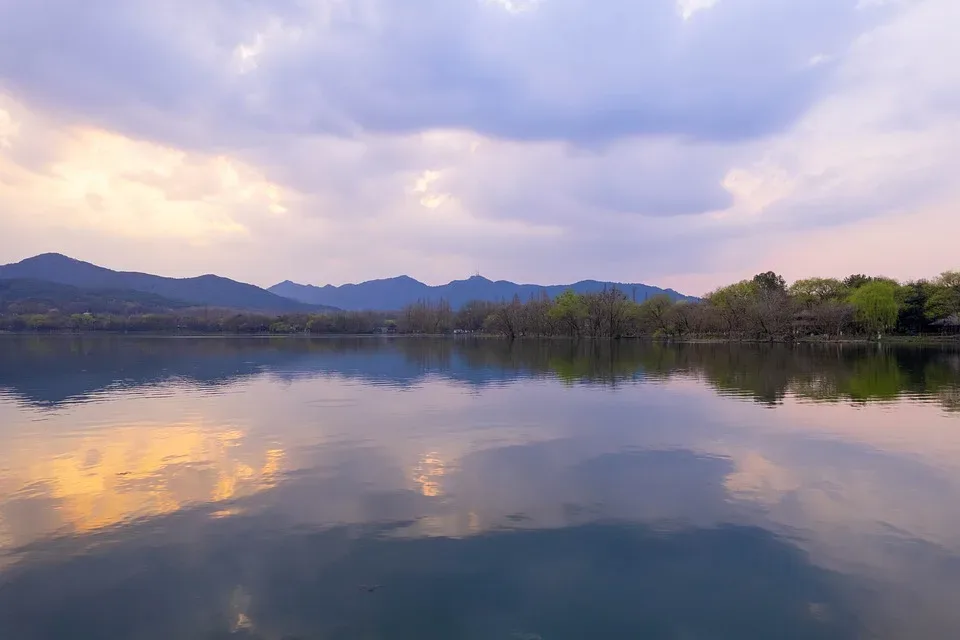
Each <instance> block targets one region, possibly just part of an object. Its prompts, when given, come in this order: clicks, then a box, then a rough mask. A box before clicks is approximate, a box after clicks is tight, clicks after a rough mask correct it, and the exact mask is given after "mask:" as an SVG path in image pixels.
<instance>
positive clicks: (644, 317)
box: [639, 293, 673, 334]
mask: <svg viewBox="0 0 960 640" xmlns="http://www.w3.org/2000/svg"><path fill="white" fill-rule="evenodd" d="M672 307H673V300H672V299H671V298H670V296H668V295H667V294H665V293H664V294H660V295H656V296H653V297H652V298H650V299H648V300H646V301H645V302H644V303H643V304H641V305H640V308H639V313H640V319H641V322H642V323H643V325H644V326H646V327H649V328H650V329H651V330H652V331H651V333H657V332H660V333H664V334H668V333H671V331H670V324H669V318H670V315H671V314H670V310H671V308H672Z"/></svg>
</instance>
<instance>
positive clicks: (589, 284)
mask: <svg viewBox="0 0 960 640" xmlns="http://www.w3.org/2000/svg"><path fill="white" fill-rule="evenodd" d="M613 286H616V287H617V288H618V289H620V290H621V291H623V292H624V293H626V294H627V296H630V297H634V296H635V298H636V300H637V301H642V300H645V299H646V298H648V297H652V296H655V295H659V294H667V295H668V296H670V297H671V298H672V299H674V300H686V299H692V298H689V297H688V296H684V295H682V294H679V293H677V292H676V291H674V290H672V289H660V288H658V287H653V286H650V285H646V284H623V283H614V282H598V281H596V280H582V281H580V282H575V283H573V284H566V285H546V286H544V285H538V284H516V283H513V282H508V281H506V280H499V281H496V282H494V281H492V280H488V279H487V278H483V277H481V276H473V277H471V278H468V279H466V280H454V281H453V282H450V283H448V284H445V285H439V286H429V285H426V284H424V283H422V282H419V281H418V280H414V279H413V278H410V277H409V276H400V277H397V278H389V279H386V280H371V281H368V282H363V283H360V284H345V285H342V286H339V287H335V286H332V285H327V286H324V287H316V286H313V285H302V284H297V283H295V282H290V281H289V280H287V281H285V282H281V283H280V284H277V285H274V286H272V287H270V288H269V289H268V290H269V291H272V292H273V293H275V294H277V295H280V296H284V297H287V298H292V299H294V300H299V301H300V302H304V303H307V304H323V305H332V306H335V307H339V308H341V309H349V310H365V309H400V308H402V307H404V306H406V305H408V304H411V303H414V302H416V301H417V300H429V301H434V302H435V301H438V300H440V298H443V299H444V300H446V301H447V302H449V303H450V305H451V306H452V307H453V308H455V309H456V308H459V307H461V306H462V305H464V304H465V303H467V302H469V301H471V300H487V301H491V302H496V301H500V300H511V299H513V297H514V296H515V295H517V296H520V299H521V300H526V299H528V298H529V297H530V296H531V295H534V296H536V295H540V293H541V292H546V293H547V295H549V296H550V297H551V298H553V297H556V296H558V295H559V294H561V293H563V292H564V291H566V290H567V289H573V290H574V291H576V292H577V293H591V292H596V291H602V290H603V289H604V287H613Z"/></svg>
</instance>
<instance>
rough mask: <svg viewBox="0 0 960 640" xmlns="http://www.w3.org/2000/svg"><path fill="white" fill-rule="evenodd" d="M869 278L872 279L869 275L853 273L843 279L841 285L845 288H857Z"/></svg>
mask: <svg viewBox="0 0 960 640" xmlns="http://www.w3.org/2000/svg"><path fill="white" fill-rule="evenodd" d="M871 280H873V278H871V277H870V276H865V275H863V274H862V273H855V274H853V275H851V276H847V277H846V278H844V279H843V286H845V287H846V288H847V289H859V288H860V287H862V286H863V285H865V284H867V283H868V282H870V281H871Z"/></svg>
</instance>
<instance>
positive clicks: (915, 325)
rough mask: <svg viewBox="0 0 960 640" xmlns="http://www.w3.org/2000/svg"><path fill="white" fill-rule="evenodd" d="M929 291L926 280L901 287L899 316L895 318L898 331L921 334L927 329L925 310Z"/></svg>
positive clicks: (927, 321)
mask: <svg viewBox="0 0 960 640" xmlns="http://www.w3.org/2000/svg"><path fill="white" fill-rule="evenodd" d="M930 291H931V287H930V283H929V282H927V281H926V280H917V281H915V282H908V283H907V284H905V285H904V286H903V287H901V294H902V299H901V301H900V302H901V304H900V315H899V317H898V318H897V327H898V328H899V330H900V331H905V332H913V333H923V332H924V331H925V330H926V329H927V328H928V327H929V325H930V320H929V318H928V317H927V310H928V303H929V301H930Z"/></svg>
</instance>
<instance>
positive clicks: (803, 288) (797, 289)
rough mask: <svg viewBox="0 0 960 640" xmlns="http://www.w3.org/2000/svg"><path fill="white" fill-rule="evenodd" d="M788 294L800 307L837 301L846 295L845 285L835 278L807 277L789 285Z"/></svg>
mask: <svg viewBox="0 0 960 640" xmlns="http://www.w3.org/2000/svg"><path fill="white" fill-rule="evenodd" d="M789 293H790V296H791V297H793V299H794V300H796V302H797V304H799V305H800V306H802V307H805V308H808V309H809V308H810V307H813V306H814V305H818V304H823V303H825V302H837V301H840V300H843V299H844V298H846V296H847V287H846V286H844V284H843V283H842V282H840V281H839V280H837V279H836V278H807V279H806V280H797V281H796V282H794V283H793V284H792V285H790V290H789Z"/></svg>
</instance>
